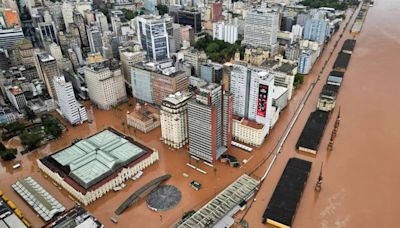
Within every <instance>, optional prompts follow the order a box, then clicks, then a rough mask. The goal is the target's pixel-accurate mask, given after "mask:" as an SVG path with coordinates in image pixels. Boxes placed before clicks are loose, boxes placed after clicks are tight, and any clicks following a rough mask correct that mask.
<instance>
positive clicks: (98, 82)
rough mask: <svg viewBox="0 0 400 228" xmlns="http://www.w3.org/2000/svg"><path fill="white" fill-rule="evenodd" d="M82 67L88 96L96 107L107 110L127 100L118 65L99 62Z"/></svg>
mask: <svg viewBox="0 0 400 228" xmlns="http://www.w3.org/2000/svg"><path fill="white" fill-rule="evenodd" d="M83 69H84V72H85V80H86V84H87V88H88V90H89V98H90V100H91V101H92V102H93V103H94V104H95V105H96V106H97V107H99V108H101V109H105V110H108V109H110V108H111V107H112V106H115V105H118V104H120V103H121V102H124V101H126V100H127V96H126V89H125V82H124V76H123V75H122V74H121V70H120V69H119V66H116V65H113V64H108V63H106V62H100V63H96V64H91V65H89V66H85V67H84V68H83Z"/></svg>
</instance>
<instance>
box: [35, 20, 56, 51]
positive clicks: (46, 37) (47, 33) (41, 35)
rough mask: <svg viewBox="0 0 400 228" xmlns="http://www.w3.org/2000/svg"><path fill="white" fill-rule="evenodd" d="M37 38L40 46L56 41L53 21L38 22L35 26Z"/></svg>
mask: <svg viewBox="0 0 400 228" xmlns="http://www.w3.org/2000/svg"><path fill="white" fill-rule="evenodd" d="M36 32H37V34H38V39H39V40H40V44H41V45H42V47H46V46H47V45H48V44H51V43H53V42H54V43H57V44H58V39H57V30H56V27H55V24H54V22H40V23H38V26H37V28H36Z"/></svg>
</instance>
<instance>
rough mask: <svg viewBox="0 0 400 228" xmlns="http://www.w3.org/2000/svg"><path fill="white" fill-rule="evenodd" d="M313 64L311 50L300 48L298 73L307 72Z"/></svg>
mask: <svg viewBox="0 0 400 228" xmlns="http://www.w3.org/2000/svg"><path fill="white" fill-rule="evenodd" d="M312 66H313V52H312V50H311V49H305V50H302V51H301V53H300V57H299V73H300V74H308V73H310V71H311V68H312Z"/></svg>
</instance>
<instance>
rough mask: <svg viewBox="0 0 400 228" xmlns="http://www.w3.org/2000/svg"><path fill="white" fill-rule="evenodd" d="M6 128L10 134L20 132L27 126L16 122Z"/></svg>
mask: <svg viewBox="0 0 400 228" xmlns="http://www.w3.org/2000/svg"><path fill="white" fill-rule="evenodd" d="M4 128H5V129H6V130H7V131H8V132H19V131H22V130H23V129H24V128H25V125H24V124H23V123H21V122H19V121H15V122H12V123H9V124H7V125H6V126H5V127H4Z"/></svg>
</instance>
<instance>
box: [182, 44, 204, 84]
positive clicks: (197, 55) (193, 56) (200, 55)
mask: <svg viewBox="0 0 400 228" xmlns="http://www.w3.org/2000/svg"><path fill="white" fill-rule="evenodd" d="M183 56H184V57H183V59H184V60H185V61H186V62H188V63H189V64H190V65H191V66H192V67H193V69H192V75H196V76H198V77H199V76H200V68H201V65H202V64H203V63H204V62H205V61H206V60H207V55H206V53H205V52H204V51H199V50H197V49H194V48H190V49H188V50H186V51H185V52H184V53H183Z"/></svg>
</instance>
